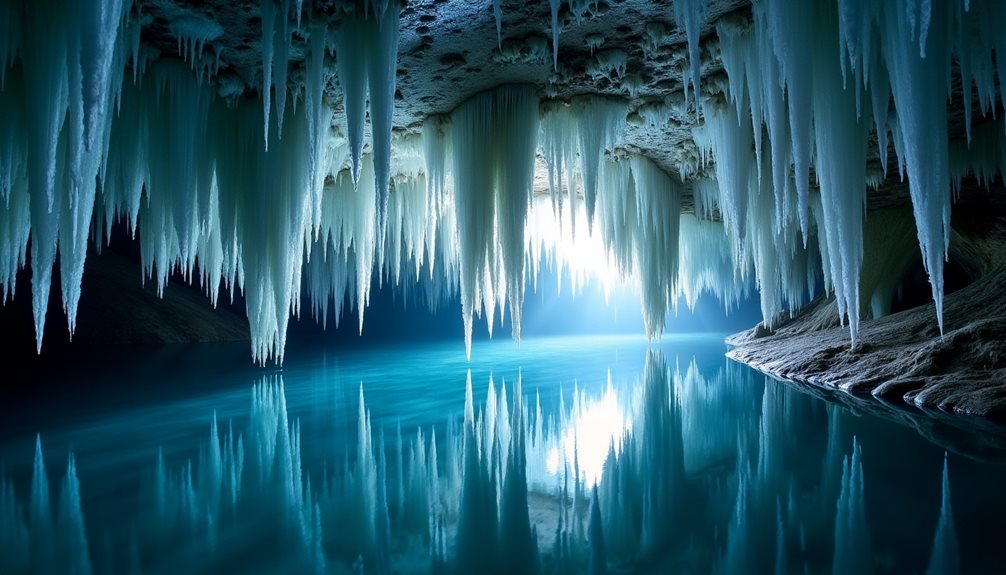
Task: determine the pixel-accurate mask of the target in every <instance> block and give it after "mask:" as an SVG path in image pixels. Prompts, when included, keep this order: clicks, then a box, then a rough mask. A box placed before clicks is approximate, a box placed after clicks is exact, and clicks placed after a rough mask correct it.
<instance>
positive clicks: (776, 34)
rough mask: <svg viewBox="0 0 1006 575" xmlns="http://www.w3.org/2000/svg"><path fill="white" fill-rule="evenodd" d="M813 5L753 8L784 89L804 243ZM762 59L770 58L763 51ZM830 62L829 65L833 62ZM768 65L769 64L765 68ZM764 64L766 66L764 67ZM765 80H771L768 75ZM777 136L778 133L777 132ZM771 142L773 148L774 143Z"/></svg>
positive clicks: (774, 1)
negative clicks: (770, 49) (763, 29)
mask: <svg viewBox="0 0 1006 575" xmlns="http://www.w3.org/2000/svg"><path fill="white" fill-rule="evenodd" d="M815 6H816V5H815V4H813V3H808V2H801V3H799V4H797V5H792V4H790V3H789V2H786V1H785V0H770V1H768V2H766V3H765V8H764V11H762V10H756V11H755V17H756V18H759V17H761V18H764V20H763V21H762V22H759V23H756V25H760V26H765V27H766V28H767V30H768V37H770V38H772V48H773V50H772V54H774V55H775V57H776V58H777V59H778V64H779V67H778V70H779V78H778V81H779V83H780V85H784V86H785V88H786V103H787V108H788V111H789V114H788V117H789V131H790V137H789V141H790V150H791V157H792V161H793V170H794V179H795V181H796V196H797V210H796V214H797V221H798V222H799V223H800V230H801V232H803V239H804V244H806V243H807V238H808V236H809V234H810V207H809V205H810V201H809V196H810V167H811V161H812V157H813V145H814V142H813V137H814V134H813V122H812V116H813V111H812V107H813V104H812V92H813V89H814V88H813V86H814V84H813V63H812V62H811V57H812V55H813V46H815V37H814V31H815V29H816V28H815V25H814V8H815ZM762 58H763V59H765V60H767V59H769V58H771V55H770V54H767V53H763V54H762ZM836 64H837V63H835V62H833V63H832V64H831V65H836ZM770 66H772V64H770V65H769V66H768V67H770ZM768 67H766V68H768ZM767 81H768V82H772V81H773V79H772V78H769V79H768V80H767ZM779 135H780V136H781V134H779ZM777 143H778V145H782V142H781V141H779V142H773V151H774V150H775V148H776V145H777Z"/></svg>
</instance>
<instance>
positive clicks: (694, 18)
mask: <svg viewBox="0 0 1006 575" xmlns="http://www.w3.org/2000/svg"><path fill="white" fill-rule="evenodd" d="M705 3H706V0H674V2H673V4H672V5H671V6H672V15H673V16H674V23H675V24H676V25H677V27H678V28H679V29H680V28H684V30H685V38H686V39H687V42H688V68H687V71H686V72H684V74H683V79H682V82H681V85H682V88H683V90H682V91H683V92H684V96H685V105H686V106H687V105H688V92H689V87H691V90H690V91H691V93H692V96H693V97H694V98H695V106H696V107H697V108H699V109H701V107H702V99H701V97H700V94H701V92H700V91H699V81H700V78H701V76H702V58H701V49H700V47H699V36H700V34H701V33H702V21H703V19H704V18H705V9H706V6H705Z"/></svg>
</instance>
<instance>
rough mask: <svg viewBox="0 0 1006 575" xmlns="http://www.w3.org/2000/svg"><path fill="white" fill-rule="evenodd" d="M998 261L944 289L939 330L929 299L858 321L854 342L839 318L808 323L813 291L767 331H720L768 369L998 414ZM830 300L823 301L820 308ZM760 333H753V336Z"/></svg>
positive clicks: (1002, 381)
mask: <svg viewBox="0 0 1006 575" xmlns="http://www.w3.org/2000/svg"><path fill="white" fill-rule="evenodd" d="M1004 282H1006V267H1000V268H999V269H998V270H996V271H994V272H992V273H989V274H987V275H985V276H984V277H982V278H981V279H979V280H978V281H975V282H974V283H972V284H971V285H969V286H967V287H965V288H963V289H961V290H959V291H957V292H954V293H952V294H950V295H948V296H947V298H946V300H945V304H944V314H945V325H946V330H945V333H944V334H943V335H942V336H941V335H940V333H939V330H938V329H937V326H936V312H935V307H934V306H933V305H932V304H929V305H925V306H920V307H917V308H913V309H910V310H906V311H903V312H899V313H895V314H892V315H889V316H886V317H883V318H880V319H877V320H871V321H867V322H863V323H862V324H861V327H860V339H859V340H858V341H857V342H856V346H855V348H853V347H852V346H851V345H850V340H849V334H848V330H847V329H846V328H843V327H841V326H835V327H828V328H824V329H808V326H809V325H812V324H814V323H815V322H816V321H817V318H818V316H819V315H820V314H821V313H827V314H830V315H831V316H834V309H833V302H832V301H831V300H830V298H829V299H825V298H820V299H818V300H817V301H816V302H815V303H814V304H812V305H810V306H808V308H807V309H806V310H805V311H804V312H803V313H801V314H800V315H799V316H797V317H796V318H794V319H792V320H790V321H788V322H786V323H784V324H783V325H781V326H779V327H778V328H777V329H776V330H775V331H774V332H772V333H771V334H768V335H764V334H763V333H759V330H758V329H757V328H755V329H752V330H749V331H746V332H742V333H739V334H735V335H733V336H731V337H729V338H727V343H728V344H730V345H732V346H735V347H733V349H731V350H730V351H729V352H728V353H727V355H728V356H729V357H730V358H732V359H735V360H737V361H740V362H743V363H746V364H748V365H750V366H752V367H754V368H756V369H758V370H760V371H762V372H765V373H767V374H769V375H772V376H774V377H779V378H783V379H788V380H793V381H797V382H801V383H806V384H810V385H814V386H818V387H824V388H835V389H841V390H843V391H846V392H849V393H852V394H856V395H862V394H871V395H873V396H874V397H878V398H884V399H894V400H897V399H899V398H900V399H904V401H905V402H907V403H909V404H912V405H915V406H917V407H920V408H926V409H939V410H942V411H945V412H952V413H957V414H968V415H983V416H990V417H996V418H1006V300H1004V299H1003V298H1002V295H1001V294H1002V286H1003V285H1004ZM827 308H831V309H827ZM759 336H760V337H759Z"/></svg>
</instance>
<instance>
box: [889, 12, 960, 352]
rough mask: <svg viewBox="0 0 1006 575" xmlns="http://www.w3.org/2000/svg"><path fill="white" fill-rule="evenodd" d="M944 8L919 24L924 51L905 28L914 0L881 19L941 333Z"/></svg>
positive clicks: (946, 209)
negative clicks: (929, 25) (932, 24)
mask: <svg viewBox="0 0 1006 575" xmlns="http://www.w3.org/2000/svg"><path fill="white" fill-rule="evenodd" d="M941 7H942V9H943V13H941V14H939V15H938V17H937V18H935V19H933V21H934V22H935V25H934V26H933V28H932V29H928V24H929V21H930V17H929V15H928V12H927V13H926V14H925V15H923V16H922V18H921V19H920V26H922V27H923V29H924V30H927V32H924V31H922V30H920V31H919V36H920V38H919V43H920V45H921V46H922V53H919V52H917V51H916V44H915V42H914V41H913V39H914V38H915V36H914V34H913V32H914V30H912V29H907V30H906V25H905V23H906V22H909V21H910V19H914V18H915V17H916V15H915V13H914V8H915V4H914V2H913V1H912V0H898V1H897V2H892V3H891V4H890V5H885V6H884V10H883V11H882V18H881V21H882V27H883V28H882V30H881V38H882V41H883V49H884V55H885V58H886V61H887V68H888V71H889V72H890V77H891V92H892V93H893V95H894V106H895V108H896V109H897V110H898V126H899V128H900V131H901V133H902V137H903V140H904V158H905V163H906V165H907V176H908V189H909V192H910V194H911V197H912V208H913V210H914V213H915V224H916V227H917V228H918V237H919V247H920V248H921V249H922V263H923V265H924V266H925V268H926V271H927V272H929V283H930V284H931V286H932V292H933V301H934V302H935V304H936V320H937V323H938V324H939V327H940V333H942V332H943V262H944V260H945V259H946V256H947V252H948V250H949V244H950V193H949V190H948V188H947V183H948V182H949V181H950V167H949V160H948V149H947V139H948V136H947V107H946V102H945V97H946V94H947V88H948V86H947V82H948V79H949V77H950V75H949V69H950V45H949V41H948V36H949V30H948V29H949V27H950V26H951V24H952V22H953V18H952V15H951V14H950V13H949V8H948V7H949V5H943V4H941ZM924 54H928V57H925V56H924Z"/></svg>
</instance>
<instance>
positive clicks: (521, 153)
mask: <svg viewBox="0 0 1006 575" xmlns="http://www.w3.org/2000/svg"><path fill="white" fill-rule="evenodd" d="M537 134H538V98H537V95H536V93H535V90H534V89H533V88H531V87H530V86H502V87H500V88H497V89H496V90H494V91H491V92H483V93H481V94H478V95H476V96H475V97H474V98H472V99H470V100H468V101H467V102H465V103H464V104H462V105H461V106H459V107H458V108H457V109H455V110H454V112H453V114H452V116H451V140H452V143H453V147H454V166H453V173H454V186H455V209H456V214H457V221H458V240H459V245H458V247H459V249H460V255H461V261H460V276H461V277H460V283H461V307H462V317H463V318H464V324H465V349H466V353H467V354H468V356H469V357H470V356H471V337H472V333H471V332H472V322H473V316H474V314H475V308H476V303H477V302H478V301H479V299H480V297H481V296H482V295H484V294H485V290H486V288H487V287H489V286H491V284H492V282H491V281H490V282H488V283H484V284H483V286H482V287H481V288H480V287H479V280H480V279H481V278H486V277H488V278H490V279H492V278H500V277H504V276H503V275H502V274H500V269H499V268H498V267H497V266H496V265H495V262H496V260H497V258H501V264H502V266H500V267H502V269H503V270H504V273H505V278H506V279H505V281H506V289H507V292H508V293H509V295H510V312H511V318H512V319H511V325H512V326H513V335H514V338H515V339H519V338H520V310H521V307H522V306H523V300H524V222H525V217H526V215H527V208H528V203H529V201H530V195H531V183H532V178H533V173H534V156H535V149H536V147H537ZM490 191H491V193H490ZM497 234H498V236H497ZM497 245H498V246H499V253H497V249H496V246H497Z"/></svg>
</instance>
